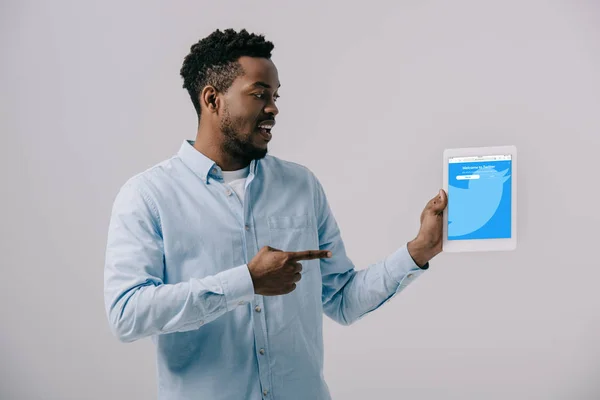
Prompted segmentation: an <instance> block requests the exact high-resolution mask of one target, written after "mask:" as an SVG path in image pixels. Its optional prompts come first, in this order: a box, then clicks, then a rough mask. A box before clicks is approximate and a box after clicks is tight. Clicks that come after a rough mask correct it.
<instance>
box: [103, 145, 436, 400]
mask: <svg viewBox="0 0 600 400" xmlns="http://www.w3.org/2000/svg"><path fill="white" fill-rule="evenodd" d="M193 143H194V142H192V141H184V142H183V143H182V145H181V148H180V150H179V152H178V153H177V154H176V155H174V156H173V157H171V158H169V159H167V160H165V161H163V162H160V163H158V164H157V165H154V166H153V167H151V168H149V169H147V170H146V171H144V172H142V173H140V174H137V175H136V176H134V177H132V178H130V179H129V180H127V182H125V183H124V185H123V186H122V187H121V188H120V190H119V192H118V194H117V196H116V199H115V201H114V205H113V209H112V213H111V218H110V224H109V231H108V241H107V249H106V265H105V275H104V298H105V306H106V312H107V315H108V321H109V323H110V327H111V329H112V331H113V332H114V334H115V335H116V336H117V337H118V338H119V339H120V340H121V341H123V342H132V341H134V340H139V339H142V338H146V337H151V338H152V341H153V342H154V343H155V345H156V356H157V366H158V371H157V373H158V397H159V399H160V400H167V399H169V400H184V399H190V400H191V399H207V400H208V399H210V400H242V399H243V400H259V399H277V400H295V399H298V400H306V399H311V400H317V399H319V400H320V399H330V398H331V397H330V393H329V389H328V386H327V384H326V382H325V379H324V376H323V320H322V317H323V313H325V315H327V316H328V317H329V318H331V319H333V320H334V321H336V322H338V323H340V324H342V325H350V324H351V323H353V322H355V321H357V320H359V319H360V318H362V317H364V316H365V315H367V314H368V313H369V312H372V311H374V310H376V309H377V308H378V307H380V306H381V305H382V304H384V303H385V302H387V301H389V300H390V299H391V298H392V297H393V296H394V295H396V294H397V293H399V292H400V291H401V290H402V289H403V288H405V287H406V286H407V285H408V284H409V283H410V282H412V281H414V280H415V279H416V278H417V277H418V276H419V275H420V274H421V273H423V272H424V270H425V269H427V268H428V265H426V266H424V267H423V268H419V267H418V266H417V265H416V264H415V262H414V261H413V259H412V258H411V256H410V254H409V253H408V251H407V247H406V245H403V246H401V247H400V248H399V249H398V250H397V251H395V252H393V253H392V254H390V255H388V256H387V257H386V258H385V259H383V260H381V261H379V262H376V263H374V264H372V265H370V266H369V267H368V268H365V269H361V270H355V267H354V265H353V263H352V261H351V260H350V259H349V258H348V256H347V255H346V251H345V248H344V243H343V241H342V237H341V234H340V229H339V227H338V225H337V223H336V220H335V218H334V216H333V214H332V211H331V209H330V207H329V205H328V202H327V199H326V196H325V192H324V190H323V187H322V186H321V184H320V183H319V181H318V180H317V178H316V177H315V175H314V174H313V173H312V172H311V171H310V170H309V169H307V168H306V167H304V166H301V165H299V164H296V163H293V162H289V161H283V160H281V159H279V158H277V157H274V156H272V155H267V156H266V157H265V158H263V159H261V160H255V161H252V162H251V164H250V166H249V167H250V168H249V174H248V177H247V179H246V186H245V188H246V191H245V198H244V201H243V202H242V201H240V199H239V198H238V196H236V195H235V193H234V192H233V191H232V190H231V188H230V187H228V185H226V184H225V183H224V181H223V177H222V176H223V174H222V171H221V169H220V168H219V166H217V165H216V164H215V163H214V162H213V161H212V160H210V159H209V158H207V157H206V156H204V155H203V154H202V153H200V152H199V151H197V150H196V149H195V148H194V147H193ZM365 212H366V211H365ZM263 246H271V247H274V248H277V249H280V250H284V251H303V250H312V249H327V250H330V251H331V252H332V253H333V256H332V258H328V259H321V260H310V261H302V266H303V271H302V279H301V280H300V281H299V282H298V286H297V288H296V290H294V291H293V292H291V293H289V294H286V295H281V296H261V295H256V294H255V293H254V287H253V284H252V280H251V278H250V273H249V271H248V266H247V263H248V262H249V261H250V260H251V259H252V258H253V257H254V255H255V254H256V253H257V252H258V251H259V249H260V248H262V247H263ZM349 351H351V350H349Z"/></svg>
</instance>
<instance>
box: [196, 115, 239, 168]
mask: <svg viewBox="0 0 600 400" xmlns="http://www.w3.org/2000/svg"><path fill="white" fill-rule="evenodd" d="M215 136H217V135H215V134H214V129H211V128H209V127H205V126H204V125H202V124H201V125H200V126H199V127H198V132H197V133H196V142H195V143H194V148H195V149H196V150H198V151H199V152H200V153H202V154H204V155H205V156H206V157H208V158H210V159H211V160H213V161H214V162H215V163H216V164H217V165H218V166H219V167H220V168H221V170H223V171H237V170H239V169H242V168H245V167H247V166H248V165H249V163H248V162H247V161H244V160H240V159H238V158H236V157H233V156H232V155H231V154H228V153H226V152H224V151H223V149H222V142H221V140H218V139H216V138H215Z"/></svg>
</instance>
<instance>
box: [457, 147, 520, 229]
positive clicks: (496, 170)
mask: <svg viewBox="0 0 600 400" xmlns="http://www.w3.org/2000/svg"><path fill="white" fill-rule="evenodd" d="M511 175H512V169H511V156H510V155H494V156H471V157H454V158H450V160H449V164H448V240H472V239H506V238H510V237H511V222H512V221H511V197H512V196H511V182H512V180H511Z"/></svg>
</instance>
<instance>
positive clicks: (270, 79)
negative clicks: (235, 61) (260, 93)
mask: <svg viewBox="0 0 600 400" xmlns="http://www.w3.org/2000/svg"><path fill="white" fill-rule="evenodd" d="M239 63H240V65H241V66H242V68H243V70H244V74H243V75H241V76H239V77H237V78H236V80H235V82H234V85H236V84H237V85H239V86H240V87H241V88H245V87H249V86H251V85H253V84H254V83H256V82H263V83H266V84H267V85H269V86H271V89H273V90H276V89H277V88H278V87H279V85H280V82H279V74H278V72H277V68H276V67H275V64H274V63H273V61H271V60H269V59H266V58H259V57H247V56H244V57H240V59H239Z"/></svg>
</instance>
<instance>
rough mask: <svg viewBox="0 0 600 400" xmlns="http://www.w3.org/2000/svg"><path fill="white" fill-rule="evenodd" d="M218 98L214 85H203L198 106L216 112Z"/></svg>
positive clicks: (218, 102)
mask: <svg viewBox="0 0 600 400" xmlns="http://www.w3.org/2000/svg"><path fill="white" fill-rule="evenodd" d="M220 101H221V100H220V99H219V96H218V92H217V89H215V87H214V86H210V85H208V86H205V87H204V89H202V93H200V106H201V107H202V108H203V109H205V110H206V111H208V112H209V113H217V112H218V111H219V104H220Z"/></svg>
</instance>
